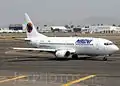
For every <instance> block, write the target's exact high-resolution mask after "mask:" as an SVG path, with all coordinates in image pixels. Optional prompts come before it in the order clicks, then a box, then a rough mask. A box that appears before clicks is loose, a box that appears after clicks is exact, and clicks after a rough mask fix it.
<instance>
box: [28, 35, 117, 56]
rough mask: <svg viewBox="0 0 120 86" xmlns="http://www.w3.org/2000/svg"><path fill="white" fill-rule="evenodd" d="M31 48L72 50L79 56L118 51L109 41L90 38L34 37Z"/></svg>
mask: <svg viewBox="0 0 120 86" xmlns="http://www.w3.org/2000/svg"><path fill="white" fill-rule="evenodd" d="M30 44H31V45H32V46H33V47H37V48H45V49H56V50H66V49H67V50H69V49H74V50H75V53H76V54H79V55H90V56H92V55H108V54H112V53H114V52H116V51H118V50H119V48H118V47H117V46H116V45H115V44H113V43H112V42H111V41H109V40H107V39H102V38H92V37H45V38H41V37H36V38H31V42H30Z"/></svg>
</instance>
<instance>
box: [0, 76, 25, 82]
mask: <svg viewBox="0 0 120 86" xmlns="http://www.w3.org/2000/svg"><path fill="white" fill-rule="evenodd" d="M25 77H27V76H17V77H14V78H11V79H5V80H1V81H0V83H4V82H9V81H13V80H17V79H22V78H25Z"/></svg>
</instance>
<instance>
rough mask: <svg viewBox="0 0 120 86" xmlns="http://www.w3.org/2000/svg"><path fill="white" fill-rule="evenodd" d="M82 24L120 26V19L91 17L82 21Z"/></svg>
mask: <svg viewBox="0 0 120 86" xmlns="http://www.w3.org/2000/svg"><path fill="white" fill-rule="evenodd" d="M81 24H120V19H116V18H112V17H89V18H86V19H84V20H82V21H81Z"/></svg>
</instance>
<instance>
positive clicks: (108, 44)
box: [104, 43, 113, 45]
mask: <svg viewBox="0 0 120 86" xmlns="http://www.w3.org/2000/svg"><path fill="white" fill-rule="evenodd" d="M104 45H113V43H104Z"/></svg>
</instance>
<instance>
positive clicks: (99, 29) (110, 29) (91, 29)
mask: <svg viewBox="0 0 120 86" xmlns="http://www.w3.org/2000/svg"><path fill="white" fill-rule="evenodd" d="M82 32H83V33H120V27H117V26H109V25H106V26H88V27H83V28H82Z"/></svg>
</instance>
